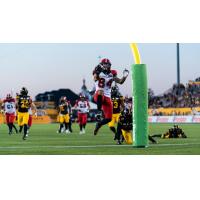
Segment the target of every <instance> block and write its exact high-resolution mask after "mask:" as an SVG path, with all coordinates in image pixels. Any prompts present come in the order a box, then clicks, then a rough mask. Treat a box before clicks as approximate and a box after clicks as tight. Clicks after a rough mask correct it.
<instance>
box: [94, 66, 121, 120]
mask: <svg viewBox="0 0 200 200" xmlns="http://www.w3.org/2000/svg"><path fill="white" fill-rule="evenodd" d="M115 76H117V71H115V70H111V71H110V73H109V74H105V73H103V72H101V73H100V74H99V75H98V77H99V79H98V80H97V81H96V82H95V87H96V93H95V95H94V100H95V102H97V97H98V91H99V90H103V93H104V95H103V102H102V110H103V112H104V115H105V118H107V119H111V118H112V111H113V109H112V100H111V87H112V83H113V80H114V77H115Z"/></svg>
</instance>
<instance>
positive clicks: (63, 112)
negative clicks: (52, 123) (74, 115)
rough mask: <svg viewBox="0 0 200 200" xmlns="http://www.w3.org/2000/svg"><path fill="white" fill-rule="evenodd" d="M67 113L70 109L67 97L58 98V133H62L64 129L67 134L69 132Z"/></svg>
mask: <svg viewBox="0 0 200 200" xmlns="http://www.w3.org/2000/svg"><path fill="white" fill-rule="evenodd" d="M69 113H71V111H70V107H69V104H68V101H67V97H61V99H60V104H59V116H58V117H59V123H60V128H59V130H58V131H57V132H58V133H63V132H64V129H65V132H66V133H67V134H68V133H70V132H69V129H68V128H69V118H70V116H69Z"/></svg>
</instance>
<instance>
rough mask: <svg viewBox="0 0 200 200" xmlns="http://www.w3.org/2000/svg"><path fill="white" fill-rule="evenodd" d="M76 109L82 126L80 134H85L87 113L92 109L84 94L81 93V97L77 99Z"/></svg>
mask: <svg viewBox="0 0 200 200" xmlns="http://www.w3.org/2000/svg"><path fill="white" fill-rule="evenodd" d="M74 107H75V109H77V110H78V122H79V127H80V134H85V127H86V124H87V113H88V112H89V110H90V104H89V102H88V100H86V98H85V96H84V95H82V94H81V95H80V99H79V100H77V101H76V104H75V106H74Z"/></svg>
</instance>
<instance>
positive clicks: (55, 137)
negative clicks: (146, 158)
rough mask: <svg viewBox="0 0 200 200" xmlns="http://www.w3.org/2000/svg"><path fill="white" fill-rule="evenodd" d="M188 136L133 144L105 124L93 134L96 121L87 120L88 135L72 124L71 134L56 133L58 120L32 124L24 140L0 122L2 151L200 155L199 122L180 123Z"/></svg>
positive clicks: (159, 127) (157, 127) (153, 128)
mask: <svg viewBox="0 0 200 200" xmlns="http://www.w3.org/2000/svg"><path fill="white" fill-rule="evenodd" d="M169 127H171V125H170V124H150V134H154V133H163V132H165V131H166V130H167V129H168V128H169ZM181 127H182V128H183V129H184V131H185V133H186V134H187V136H188V138H187V139H158V144H150V145H149V147H148V148H142V149H140V148H133V147H132V146H130V145H125V144H123V145H120V146H119V145H116V143H115V141H114V140H113V134H112V133H111V132H110V130H109V129H108V127H103V128H102V129H101V130H100V132H99V134H98V135H97V136H93V134H92V130H93V128H94V124H88V126H87V132H86V134H85V135H79V129H78V126H77V125H76V124H73V131H74V132H73V133H72V134H68V135H66V134H58V133H56V131H57V128H58V124H50V125H33V127H32V129H31V131H30V134H29V137H28V139H27V140H26V141H23V140H22V134H12V135H11V136H10V135H8V133H7V126H6V125H1V126H0V154H1V155H10V154H11V155H137V154H139V155H146V154H153V155H187V154H189V155H197V154H198V155H200V124H185V125H181Z"/></svg>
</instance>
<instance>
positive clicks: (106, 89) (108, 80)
mask: <svg viewBox="0 0 200 200" xmlns="http://www.w3.org/2000/svg"><path fill="white" fill-rule="evenodd" d="M128 74H129V71H128V70H126V69H125V70H124V71H123V77H122V78H121V79H120V78H118V77H117V71H116V70H111V62H110V60H109V59H107V58H105V59H103V60H102V61H101V62H100V63H99V65H97V66H96V67H95V69H94V71H93V77H94V81H95V87H96V92H95V95H94V101H95V102H96V103H97V109H98V114H97V116H96V118H97V123H96V127H95V129H94V135H97V133H98V131H99V129H100V128H101V127H102V126H103V125H105V124H107V123H109V122H110V121H111V119H112V101H111V86H112V83H113V81H115V82H116V83H119V84H123V83H124V82H125V80H126V78H127V77H128ZM103 115H104V116H103Z"/></svg>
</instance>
